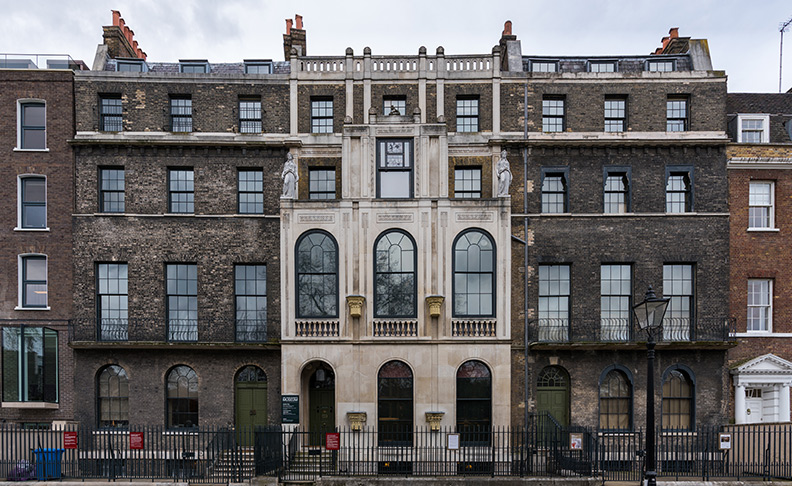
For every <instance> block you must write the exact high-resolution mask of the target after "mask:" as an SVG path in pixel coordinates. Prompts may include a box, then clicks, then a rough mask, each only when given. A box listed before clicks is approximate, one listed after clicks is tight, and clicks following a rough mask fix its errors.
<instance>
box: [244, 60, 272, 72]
mask: <svg viewBox="0 0 792 486" xmlns="http://www.w3.org/2000/svg"><path fill="white" fill-rule="evenodd" d="M244 62H245V74H272V60H271V59H262V60H255V59H246V60H245V61H244ZM250 68H253V70H252V71H254V72H251V69H250ZM262 68H264V69H262ZM256 71H258V72H256ZM264 71H266V72H264Z"/></svg>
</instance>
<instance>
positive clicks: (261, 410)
mask: <svg viewBox="0 0 792 486" xmlns="http://www.w3.org/2000/svg"><path fill="white" fill-rule="evenodd" d="M234 391H235V394H234V396H235V398H236V410H235V413H234V418H235V423H236V430H237V441H238V442H239V443H240V444H241V445H244V446H252V445H253V430H254V429H255V427H257V426H265V425H267V377H266V375H265V374H264V371H262V370H261V368H258V367H256V366H246V367H245V368H243V369H242V370H241V371H240V372H239V374H238V375H237V379H236V384H235V387H234Z"/></svg>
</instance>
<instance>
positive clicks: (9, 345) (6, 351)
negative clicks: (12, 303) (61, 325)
mask: <svg viewBox="0 0 792 486" xmlns="http://www.w3.org/2000/svg"><path fill="white" fill-rule="evenodd" d="M0 332H1V333H2V362H3V377H2V378H3V387H2V388H3V395H2V401H3V402H17V403H20V402H34V403H59V399H60V380H59V376H58V375H59V362H60V348H59V345H60V343H59V337H58V331H56V330H54V329H51V328H49V327H34V326H25V325H24V324H23V325H20V326H16V327H12V326H3V327H2V328H1V329H0ZM35 332H38V333H40V336H33V333H35ZM28 336H31V340H32V341H33V343H34V344H35V343H37V342H38V343H41V347H40V353H39V352H37V353H36V354H37V355H38V356H40V357H41V358H40V360H37V359H36V358H33V361H37V362H39V363H40V364H39V365H38V366H35V367H33V368H36V371H39V372H38V373H36V376H34V377H31V376H30V373H29V372H28V371H29V369H30V367H28V366H26V365H23V363H30V362H31V359H29V358H27V356H26V355H27V354H28V353H29V352H31V349H30V348H31V347H30V346H29V345H27V344H28V340H27V338H28ZM9 340H13V341H14V342H9ZM35 351H38V350H35ZM20 374H21V376H20ZM32 380H35V381H32ZM20 384H21V385H22V386H21V387H20ZM14 392H16V393H14Z"/></svg>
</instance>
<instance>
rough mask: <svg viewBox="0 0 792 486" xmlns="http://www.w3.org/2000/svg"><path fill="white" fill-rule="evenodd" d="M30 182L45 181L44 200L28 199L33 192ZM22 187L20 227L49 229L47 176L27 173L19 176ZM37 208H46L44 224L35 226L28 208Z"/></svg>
mask: <svg viewBox="0 0 792 486" xmlns="http://www.w3.org/2000/svg"><path fill="white" fill-rule="evenodd" d="M30 182H38V183H41V182H43V188H44V200H43V201H28V200H27V199H28V194H29V192H31V191H30V190H29V189H28V187H27V185H28V183H30ZM19 183H20V185H21V187H20V192H21V194H20V201H19V210H20V215H19V227H20V228H22V229H33V230H44V229H47V227H48V226H47V209H48V208H47V177H46V176H38V175H25V176H21V177H20V178H19ZM35 208H44V218H43V219H44V225H43V226H34V225H32V224H31V223H30V219H31V218H30V217H29V215H28V209H32V210H34V209H35Z"/></svg>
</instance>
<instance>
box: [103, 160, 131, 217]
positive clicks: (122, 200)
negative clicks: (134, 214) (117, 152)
mask: <svg viewBox="0 0 792 486" xmlns="http://www.w3.org/2000/svg"><path fill="white" fill-rule="evenodd" d="M105 171H108V173H107V174H106V173H105ZM110 171H112V172H113V173H115V174H117V173H119V172H120V173H121V178H120V179H119V178H118V177H115V178H108V176H110V175H112V174H111V173H110ZM106 182H107V183H108V184H107V187H111V186H112V189H110V188H108V189H105V187H106V184H105V183H106ZM111 182H112V184H110V183H111ZM119 185H120V186H121V189H120V190H119V189H118V187H119ZM108 196H117V199H118V200H116V201H113V200H108ZM109 199H115V198H114V197H110V198H109ZM112 205H120V208H116V209H111V208H110V206H112ZM99 212H100V213H124V212H126V169H124V167H123V166H103V167H99Z"/></svg>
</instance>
